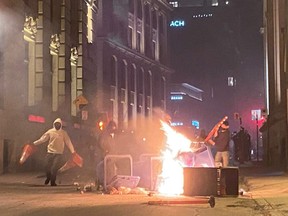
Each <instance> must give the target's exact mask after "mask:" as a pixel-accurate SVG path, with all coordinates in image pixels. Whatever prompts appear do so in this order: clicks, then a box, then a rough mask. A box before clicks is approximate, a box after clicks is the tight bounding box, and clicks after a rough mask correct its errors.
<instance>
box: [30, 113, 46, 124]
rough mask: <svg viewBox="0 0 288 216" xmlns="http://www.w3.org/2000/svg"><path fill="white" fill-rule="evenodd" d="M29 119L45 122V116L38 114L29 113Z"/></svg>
mask: <svg viewBox="0 0 288 216" xmlns="http://www.w3.org/2000/svg"><path fill="white" fill-rule="evenodd" d="M28 121H30V122H38V123H45V118H44V117H43V116H36V115H29V116H28Z"/></svg>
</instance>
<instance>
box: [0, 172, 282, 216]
mask: <svg viewBox="0 0 288 216" xmlns="http://www.w3.org/2000/svg"><path fill="white" fill-rule="evenodd" d="M257 171H258V172H257ZM240 175H241V176H240V179H242V180H241V182H242V183H245V185H243V184H242V183H241V184H240V185H239V188H240V189H243V190H244V195H242V196H241V195H239V196H238V197H215V207H214V208H212V207H211V206H210V205H209V204H208V202H207V203H203V204H169V205H168V204H167V205H166V204H163V205H149V204H148V202H149V201H159V200H161V201H163V200H164V201H167V200H173V201H175V200H182V201H185V200H186V201H187V200H190V201H193V200H199V199H201V200H203V199H207V197H184V196H175V197H165V196H160V195H152V196H148V195H147V194H143V193H142V194H140V193H139V194H123V195H109V194H101V193H100V192H98V191H96V190H95V188H92V191H83V188H84V186H85V184H89V183H90V182H89V181H88V180H87V179H86V180H84V179H81V178H79V179H78V180H79V181H78V182H77V183H78V184H79V186H80V190H79V188H78V189H77V187H79V186H75V185H73V184H75V182H74V183H73V181H74V180H75V179H71V180H67V178H64V177H65V176H62V177H60V178H59V181H62V182H61V184H60V185H59V184H58V186H57V187H51V186H43V185H42V182H43V180H44V178H43V177H39V174H35V173H20V174H6V175H2V176H1V177H0V194H1V195H0V211H1V215H3V216H6V215H7V216H11V215H12V216H18V215H29V216H34V215H35V216H36V215H37V216H39V215H40V216H42V215H61V216H63V215H64V216H65V215H71V216H73V215H75V216H76V215H77V216H78V215H81V214H83V215H102V216H103V215H104V216H105V215H119V216H122V215H123V216H124V215H126V216H127V215H131V216H132V215H139V216H141V215H143V216H144V215H149V216H156V215H157V216H161V215H163V216H164V215H165V216H169V215H171V216H172V215H180V216H181V215H183V216H184V215H203V216H209V215H227V216H228V215H239V216H240V215H241V216H242V215H254V216H257V215H259V216H260V215H272V216H277V215H280V216H283V215H287V214H288V189H287V188H288V176H287V174H286V173H283V172H273V171H269V170H264V171H263V170H262V171H259V169H258V168H257V167H256V168H249V169H245V170H244V171H241V169H240ZM78 177H79V176H78ZM65 179H66V180H65ZM81 191H82V192H81Z"/></svg>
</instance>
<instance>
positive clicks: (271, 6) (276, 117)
mask: <svg viewBox="0 0 288 216" xmlns="http://www.w3.org/2000/svg"><path fill="white" fill-rule="evenodd" d="M263 5H264V7H263V14H264V23H263V28H262V31H263V34H264V39H265V40H264V48H265V49H264V50H265V52H264V54H265V77H266V80H265V81H266V86H267V93H266V94H267V101H266V110H265V114H268V118H267V120H266V122H265V123H264V125H263V126H262V127H261V128H260V130H261V132H262V133H263V142H264V143H263V144H264V159H265V162H266V163H267V165H271V166H277V167H278V168H280V167H281V168H283V169H285V170H287V168H288V160H287V159H288V142H287V81H286V77H287V68H288V67H287V66H288V65H287V62H288V61H287V60H288V59H287V50H288V46H287V44H288V37H287V30H288V24H287V18H288V15H287V14H288V13H287V12H288V8H287V5H288V1H287V0H281V1H272V0H264V4H263Z"/></svg>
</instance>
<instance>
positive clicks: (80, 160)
mask: <svg viewBox="0 0 288 216" xmlns="http://www.w3.org/2000/svg"><path fill="white" fill-rule="evenodd" d="M72 160H73V162H74V163H75V164H76V165H77V166H79V167H82V166H83V158H82V157H81V156H80V155H79V154H77V153H76V152H74V153H73V154H72Z"/></svg>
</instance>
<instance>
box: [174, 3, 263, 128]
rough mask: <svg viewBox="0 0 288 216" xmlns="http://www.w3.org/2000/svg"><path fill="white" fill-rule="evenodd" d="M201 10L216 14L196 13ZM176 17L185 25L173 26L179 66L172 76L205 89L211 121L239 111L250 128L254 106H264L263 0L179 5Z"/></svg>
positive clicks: (175, 55) (175, 67) (175, 50)
mask: <svg viewBox="0 0 288 216" xmlns="http://www.w3.org/2000/svg"><path fill="white" fill-rule="evenodd" d="M199 14H213V16H212V17H207V18H206V17H205V18H193V15H199ZM172 19H173V20H175V19H181V20H185V26H184V27H179V28H172V27H170V28H169V31H170V32H169V35H170V44H171V51H172V64H173V67H174V69H175V71H176V73H175V75H174V77H173V79H172V80H174V81H175V82H188V83H190V84H192V85H195V86H196V87H198V88H201V89H203V90H204V91H205V94H204V96H205V102H204V106H206V108H207V113H206V114H205V115H206V116H207V118H209V119H211V123H210V122H207V125H209V124H213V123H212V122H215V121H216V120H217V119H221V118H222V117H223V115H225V114H226V115H228V116H229V117H231V116H233V113H234V112H239V113H240V114H241V115H242V116H243V118H244V119H245V120H244V122H243V124H244V126H246V125H247V127H248V128H249V127H250V126H249V124H250V123H251V122H250V118H251V115H250V113H251V109H258V107H259V108H262V107H263V106H264V87H263V86H264V78H263V77H264V74H263V61H264V60H263V41H262V35H261V34H260V27H261V26H262V0H230V4H229V6H221V7H220V6H218V7H197V8H195V7H193V8H192V7H186V8H176V9H175V11H174V12H173V18H172ZM229 76H233V77H234V78H236V80H237V85H236V87H234V88H233V87H228V86H227V78H228V77H229ZM212 88H213V90H214V98H211V94H210V93H211V89H212ZM231 88H232V89H231ZM187 109H189V108H187ZM245 123H246V125H245Z"/></svg>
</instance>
